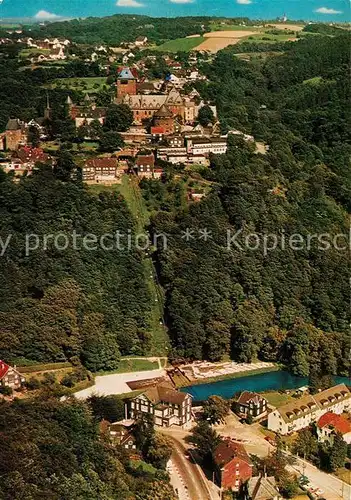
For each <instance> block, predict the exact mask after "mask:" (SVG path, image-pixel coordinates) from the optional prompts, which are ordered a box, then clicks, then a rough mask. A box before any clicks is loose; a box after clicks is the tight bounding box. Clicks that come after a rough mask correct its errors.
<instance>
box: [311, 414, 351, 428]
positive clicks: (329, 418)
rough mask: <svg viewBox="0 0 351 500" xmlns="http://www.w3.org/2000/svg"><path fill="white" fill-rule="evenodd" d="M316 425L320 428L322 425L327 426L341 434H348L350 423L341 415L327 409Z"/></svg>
mask: <svg viewBox="0 0 351 500" xmlns="http://www.w3.org/2000/svg"><path fill="white" fill-rule="evenodd" d="M317 425H318V427H319V428H320V429H322V428H323V427H329V428H332V429H335V431H337V432H340V433H341V434H348V433H349V432H351V423H350V421H349V420H347V419H346V418H345V417H343V416H342V415H337V414H336V413H332V412H331V411H328V412H327V413H325V414H324V415H322V416H321V418H320V419H319V420H318V422H317Z"/></svg>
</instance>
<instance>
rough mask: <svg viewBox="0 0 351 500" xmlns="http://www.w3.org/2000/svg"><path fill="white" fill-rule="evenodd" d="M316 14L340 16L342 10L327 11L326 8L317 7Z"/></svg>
mask: <svg viewBox="0 0 351 500" xmlns="http://www.w3.org/2000/svg"><path fill="white" fill-rule="evenodd" d="M316 12H319V14H342V10H335V9H328V7H319V9H316Z"/></svg>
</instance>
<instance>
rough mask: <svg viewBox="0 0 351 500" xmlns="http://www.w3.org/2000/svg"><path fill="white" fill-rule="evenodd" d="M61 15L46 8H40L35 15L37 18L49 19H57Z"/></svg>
mask: <svg viewBox="0 0 351 500" xmlns="http://www.w3.org/2000/svg"><path fill="white" fill-rule="evenodd" d="M59 17H60V16H58V15H56V14H53V13H52V12H47V11H46V10H39V12H37V13H36V14H35V16H34V18H35V19H39V20H43V21H45V20H48V19H57V18H59Z"/></svg>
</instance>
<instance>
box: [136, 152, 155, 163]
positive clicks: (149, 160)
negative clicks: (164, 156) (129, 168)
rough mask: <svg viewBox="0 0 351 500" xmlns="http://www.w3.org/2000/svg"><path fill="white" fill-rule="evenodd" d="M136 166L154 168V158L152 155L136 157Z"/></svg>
mask: <svg viewBox="0 0 351 500" xmlns="http://www.w3.org/2000/svg"><path fill="white" fill-rule="evenodd" d="M136 164H137V165H138V166H140V165H150V166H154V164H155V157H154V155H153V154H150V155H138V156H137V159H136Z"/></svg>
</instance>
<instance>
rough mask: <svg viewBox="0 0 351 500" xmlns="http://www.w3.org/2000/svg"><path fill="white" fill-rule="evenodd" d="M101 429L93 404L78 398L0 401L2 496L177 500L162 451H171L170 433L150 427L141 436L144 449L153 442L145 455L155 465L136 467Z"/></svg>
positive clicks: (17, 499)
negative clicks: (162, 434)
mask: <svg viewBox="0 0 351 500" xmlns="http://www.w3.org/2000/svg"><path fill="white" fill-rule="evenodd" d="M93 410H94V408H93ZM98 429H99V428H98V420H97V419H96V418H95V414H94V413H92V411H91V407H90V406H89V405H88V404H83V403H81V402H78V401H76V400H70V401H66V402H64V403H60V402H58V401H57V400H55V399H53V398H49V399H46V398H37V399H34V400H27V401H20V400H16V401H14V402H13V403H4V402H3V403H1V404H0V431H1V439H2V445H3V446H2V452H1V458H0V498H1V499H2V500H33V499H43V498H45V499H46V500H82V499H85V500H88V499H89V500H112V499H113V500H153V499H158V500H174V499H175V495H174V491H173V489H172V487H171V486H170V484H169V482H168V475H167V474H166V472H165V471H164V469H165V466H164V463H163V456H164V455H167V456H169V454H170V450H169V449H168V448H167V443H166V442H165V438H162V437H159V436H154V431H153V429H151V428H149V427H148V428H146V431H144V435H143V440H138V444H139V441H140V445H142V444H143V448H144V449H145V448H147V447H148V444H150V443H151V444H152V446H153V447H152V449H151V448H150V449H149V451H148V456H146V458H145V460H147V461H148V462H150V463H151V464H152V465H154V467H151V466H150V467H148V470H147V471H146V470H145V468H143V467H142V466H141V467H139V468H138V467H136V466H134V467H133V464H132V463H131V461H130V459H129V457H128V455H127V453H126V452H125V450H124V448H122V447H115V448H114V447H112V446H111V445H110V444H109V442H108V440H104V439H102V438H100V436H99V430H98ZM166 448H167V449H166ZM142 456H143V458H144V452H143V455H142ZM145 465H148V464H145Z"/></svg>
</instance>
